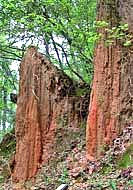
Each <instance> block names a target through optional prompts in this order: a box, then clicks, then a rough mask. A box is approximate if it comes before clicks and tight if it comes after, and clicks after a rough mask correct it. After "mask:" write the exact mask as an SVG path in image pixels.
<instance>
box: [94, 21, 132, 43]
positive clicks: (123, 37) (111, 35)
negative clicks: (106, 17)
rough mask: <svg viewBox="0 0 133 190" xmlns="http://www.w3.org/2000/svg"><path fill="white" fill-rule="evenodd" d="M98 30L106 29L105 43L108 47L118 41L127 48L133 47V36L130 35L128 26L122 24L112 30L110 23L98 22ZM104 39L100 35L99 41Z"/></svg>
mask: <svg viewBox="0 0 133 190" xmlns="http://www.w3.org/2000/svg"><path fill="white" fill-rule="evenodd" d="M96 28H101V29H105V31H106V33H107V34H106V35H107V39H106V41H105V44H106V45H112V44H113V43H114V42H115V41H116V40H119V41H120V42H121V44H122V45H123V46H125V47H129V46H131V45H132V41H131V40H132V37H133V36H132V35H131V34H130V33H128V24H127V23H120V24H119V25H118V26H114V27H112V28H110V27H109V23H108V22H106V21H97V22H96ZM100 38H104V37H103V36H102V34H99V39H100Z"/></svg>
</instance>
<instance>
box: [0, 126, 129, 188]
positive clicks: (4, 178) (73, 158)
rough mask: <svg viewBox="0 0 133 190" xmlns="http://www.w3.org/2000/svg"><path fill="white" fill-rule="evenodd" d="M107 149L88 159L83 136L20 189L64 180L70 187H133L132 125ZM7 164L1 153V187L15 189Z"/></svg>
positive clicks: (44, 185) (49, 185) (48, 186)
mask: <svg viewBox="0 0 133 190" xmlns="http://www.w3.org/2000/svg"><path fill="white" fill-rule="evenodd" d="M81 139H82V140H81ZM104 150H105V154H104V155H103V156H102V157H101V158H99V160H98V161H97V162H88V161H87V160H86V156H85V139H84V138H82V137H81V138H80V139H79V140H78V141H76V142H75V143H74V142H73V144H72V146H71V149H68V150H66V149H65V150H64V151H63V152H61V153H60V155H58V156H57V159H56V160H55V159H54V160H51V161H50V162H49V163H48V164H47V165H45V166H43V167H42V168H41V169H40V171H39V172H38V175H37V176H36V178H35V179H34V183H33V180H30V181H27V182H26V183H25V184H23V188H21V187H20V189H21V190H25V189H27V190H56V188H57V187H58V186H59V185H60V184H64V183H65V184H68V186H69V188H68V190H132V189H133V126H127V127H126V128H125V129H124V131H123V132H122V133H121V134H120V136H119V137H117V139H115V140H114V141H113V144H112V145H111V146H110V147H105V148H104ZM7 166H8V159H5V157H2V155H1V162H0V190H12V189H15V188H13V187H12V181H11V178H9V172H7V170H8V167H7ZM7 173H8V174H7ZM17 185H18V186H19V185H20V184H17ZM21 185H22V184H21ZM16 188H17V186H16Z"/></svg>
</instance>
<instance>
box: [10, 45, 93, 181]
mask: <svg viewBox="0 0 133 190" xmlns="http://www.w3.org/2000/svg"><path fill="white" fill-rule="evenodd" d="M74 85H76V84H74V83H73V81H72V80H71V79H70V78H69V77H68V76H66V75H65V74H64V73H63V72H62V71H60V70H59V69H57V68H56V67H55V66H53V64H51V63H50V62H49V61H48V60H47V59H46V58H45V57H44V56H43V55H42V54H40V53H38V52H37V50H36V49H35V48H34V47H31V48H29V49H28V51H27V53H26V55H25V57H24V59H23V61H22V62H21V65H20V84H19V95H18V100H17V111H16V154H15V165H14V169H13V174H12V177H13V181H15V182H21V181H25V180H27V179H29V178H31V177H33V176H34V175H35V174H36V172H37V171H38V169H39V167H41V164H42V163H47V161H48V160H49V159H51V158H52V156H53V155H54V153H55V152H54V150H55V149H54V148H55V147H56V135H57V128H58V131H59V130H60V134H61V135H62V134H63V132H62V131H63V130H65V129H61V126H62V127H63V125H62V124H61V123H62V122H66V123H65V125H64V127H66V128H70V129H71V133H72V130H74V129H75V128H78V126H79V124H80V123H81V121H82V119H83V118H82V116H81V115H82V113H81V112H80V110H79V109H77V108H78V106H79V108H80V103H79V97H76V96H75V94H76V87H75V86H74ZM80 99H81V98H80ZM87 100H88V101H89V98H87ZM78 103H79V104H78ZM87 104H88V103H87ZM85 112H86V111H85Z"/></svg>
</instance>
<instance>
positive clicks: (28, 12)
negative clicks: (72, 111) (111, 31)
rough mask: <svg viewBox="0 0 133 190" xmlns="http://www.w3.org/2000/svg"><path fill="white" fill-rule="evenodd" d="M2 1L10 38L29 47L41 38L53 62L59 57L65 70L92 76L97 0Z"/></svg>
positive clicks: (2, 20) (4, 25) (3, 24)
mask: <svg viewBox="0 0 133 190" xmlns="http://www.w3.org/2000/svg"><path fill="white" fill-rule="evenodd" d="M0 5H1V7H0V9H1V12H2V14H1V15H0V25H1V32H5V31H6V35H7V36H10V40H11V41H13V40H14V39H15V40H18V41H19V40H20V41H23V43H24V45H25V47H27V45H26V43H27V44H28V45H29V43H31V41H32V42H33V43H34V42H36V41H37V42H38V43H40V39H41V42H42V43H43V45H44V46H45V47H44V53H46V54H47V56H49V58H50V59H51V61H52V62H54V60H55V59H56V60H57V62H58V63H59V65H60V67H61V68H62V69H63V70H66V68H67V69H68V70H69V69H70V70H71V71H72V72H73V71H75V72H73V73H79V75H80V76H81V77H80V79H81V78H82V79H83V80H85V81H86V82H88V81H87V80H90V79H89V78H90V75H92V73H91V72H92V71H91V72H90V71H89V68H90V67H91V68H92V66H90V65H91V64H92V56H93V49H94V45H95V41H96V38H97V36H96V35H95V28H94V21H95V16H96V0H76V1H75V0H19V1H18V0H6V1H5V0H1V1H0ZM58 39H59V40H58ZM53 58H54V59H53ZM91 70H92V69H91ZM68 73H69V72H68ZM74 75H75V74H74ZM87 76H88V79H87ZM76 78H78V77H77V76H76Z"/></svg>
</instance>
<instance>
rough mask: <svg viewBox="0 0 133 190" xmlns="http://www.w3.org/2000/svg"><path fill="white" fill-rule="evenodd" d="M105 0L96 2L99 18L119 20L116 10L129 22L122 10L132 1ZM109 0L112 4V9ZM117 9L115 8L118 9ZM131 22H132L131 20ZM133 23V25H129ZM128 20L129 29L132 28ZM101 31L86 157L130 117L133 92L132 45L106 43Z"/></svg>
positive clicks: (132, 118) (91, 157)
mask: <svg viewBox="0 0 133 190" xmlns="http://www.w3.org/2000/svg"><path fill="white" fill-rule="evenodd" d="M114 2H115V1H111V2H110V3H108V6H107V4H106V2H105V1H103V0H101V1H100V2H99V11H98V12H99V15H98V18H97V19H98V20H107V19H109V20H107V22H109V23H111V27H112V26H113V24H114V25H115V23H117V22H118V20H117V16H118V15H117V13H120V14H119V15H121V16H123V18H122V19H123V21H124V22H125V23H128V22H129V21H130V22H131V17H130V16H131V13H130V14H129V15H127V13H125V11H127V10H130V9H132V7H133V6H131V5H132V4H133V3H132V2H130V4H127V2H126V1H125V2H124V3H125V7H126V8H124V7H123V5H122V4H121V3H122V2H123V1H122V0H120V1H118V2H119V3H118V7H116V4H114ZM112 3H113V4H114V6H113V7H116V10H115V9H112ZM117 9H118V10H117ZM132 24H133V23H132ZM132 26H133V25H132ZM132 26H131V23H129V28H130V32H132V31H133V30H132V29H133V28H132ZM100 32H101V33H102V34H103V36H104V39H103V40H101V41H100V42H99V43H98V45H97V47H96V49H95V58H94V79H93V86H92V92H91V99H90V107H89V116H88V121H87V130H86V136H87V139H86V143H87V158H88V159H89V160H95V159H97V158H99V156H100V154H101V153H102V152H103V150H104V148H105V146H106V145H107V144H110V143H111V142H112V140H113V139H114V138H115V137H116V136H117V134H118V133H119V132H120V131H121V129H122V128H123V127H124V126H126V124H129V123H131V122H132V121H133V111H132V106H133V103H132V97H131V96H132V95H133V88H132V90H131V87H132V85H133V64H132V63H133V51H131V49H132V47H129V48H124V47H123V46H122V45H121V44H120V43H119V42H118V41H117V40H114V43H113V44H112V45H108V46H106V45H105V42H106V39H107V34H106V32H105V31H104V29H101V30H100Z"/></svg>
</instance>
